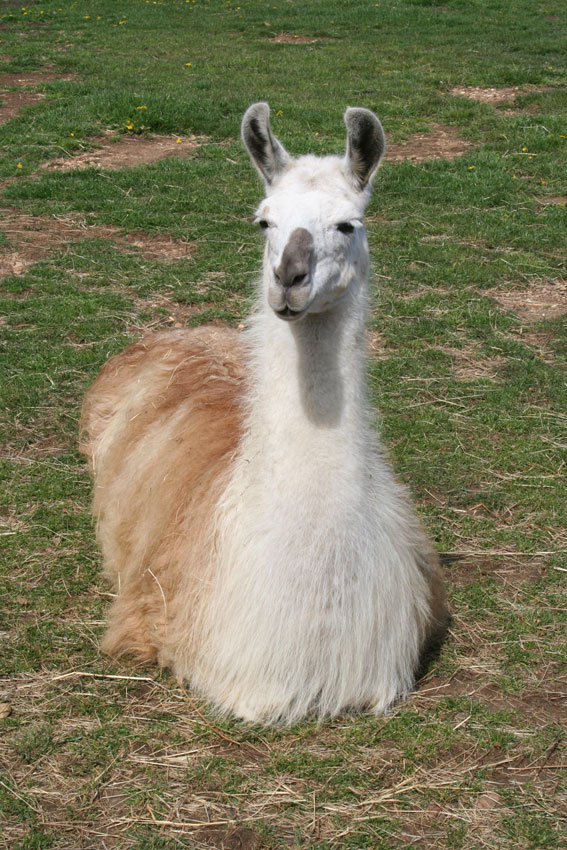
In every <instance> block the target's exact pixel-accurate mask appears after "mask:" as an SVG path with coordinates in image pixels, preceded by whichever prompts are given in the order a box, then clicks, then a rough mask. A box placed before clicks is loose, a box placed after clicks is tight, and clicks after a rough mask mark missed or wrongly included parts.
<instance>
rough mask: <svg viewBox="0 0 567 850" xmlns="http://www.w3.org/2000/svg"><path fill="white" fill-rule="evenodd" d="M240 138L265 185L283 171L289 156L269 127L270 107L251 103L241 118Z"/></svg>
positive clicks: (289, 160)
mask: <svg viewBox="0 0 567 850" xmlns="http://www.w3.org/2000/svg"><path fill="white" fill-rule="evenodd" d="M242 140H243V142H244V144H245V145H246V148H247V150H248V153H249V154H250V158H251V159H252V162H253V163H254V165H255V166H256V168H257V169H258V171H259V172H260V175H261V176H262V177H263V179H264V181H265V183H266V185H267V186H269V185H270V184H271V183H273V181H274V180H275V179H276V177H277V176H278V175H279V174H281V173H282V171H285V169H286V168H287V166H288V165H289V163H290V162H291V158H290V156H289V154H288V152H287V151H286V149H285V148H284V147H283V145H281V144H280V142H278V140H277V139H276V137H275V136H274V135H273V133H272V131H271V128H270V107H269V106H268V104H267V103H253V104H252V106H249V107H248V109H247V110H246V112H245V113H244V118H243V119H242Z"/></svg>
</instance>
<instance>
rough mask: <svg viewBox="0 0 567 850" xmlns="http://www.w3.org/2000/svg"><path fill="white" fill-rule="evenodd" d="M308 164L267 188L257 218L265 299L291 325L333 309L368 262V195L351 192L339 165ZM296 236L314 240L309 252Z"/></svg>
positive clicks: (305, 242)
mask: <svg viewBox="0 0 567 850" xmlns="http://www.w3.org/2000/svg"><path fill="white" fill-rule="evenodd" d="M308 159H309V164H308V166H307V167H306V166H305V165H302V160H301V159H299V160H297V161H296V162H294V163H293V165H292V166H291V167H290V168H289V169H288V170H287V171H286V172H285V173H284V174H283V176H282V177H281V178H280V179H279V180H278V181H277V182H276V184H275V186H273V187H271V188H270V189H269V193H268V195H267V196H266V198H265V199H264V200H263V201H262V203H261V204H260V205H259V207H258V211H257V216H256V221H257V222H258V223H259V225H260V227H261V229H262V231H263V232H264V235H265V238H266V257H265V258H266V260H267V262H266V263H265V267H266V269H267V273H266V277H267V279H266V280H265V285H266V287H267V292H266V296H267V300H268V303H269V305H270V306H271V307H272V309H273V310H274V311H275V312H276V314H277V315H279V316H280V317H281V318H284V319H288V320H290V319H296V318H301V317H302V316H304V315H306V314H307V313H308V312H321V311H323V310H326V309H328V308H329V307H331V306H332V305H333V303H334V302H335V301H336V300H337V299H338V298H340V297H341V296H342V295H343V294H344V292H345V291H346V290H347V289H348V287H349V285H350V283H351V282H352V280H353V279H354V278H355V276H356V275H357V274H358V273H359V271H360V269H361V263H367V262H368V248H367V243H366V235H365V232H364V227H363V225H362V216H363V213H364V207H365V205H366V196H365V195H364V194H362V193H360V192H356V191H355V190H354V189H353V187H352V184H351V183H350V182H349V181H348V179H347V177H346V176H345V174H344V172H343V170H342V167H341V161H340V160H338V159H335V158H326V159H322V160H317V159H316V158H315V157H309V158H308ZM314 163H315V168H314ZM298 231H300V232H304V231H306V232H307V234H309V236H310V237H311V246H312V247H311V249H310V250H308V247H307V246H308V244H309V240H308V237H307V234H305V233H304V236H303V238H300V237H298ZM284 252H285V253H284ZM282 261H283V262H282ZM290 269H291V271H290Z"/></svg>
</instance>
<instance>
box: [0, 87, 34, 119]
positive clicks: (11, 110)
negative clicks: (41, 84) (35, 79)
mask: <svg viewBox="0 0 567 850" xmlns="http://www.w3.org/2000/svg"><path fill="white" fill-rule="evenodd" d="M43 97H44V95H42V94H40V93H39V92H31V91H6V92H0V99H1V101H2V103H1V105H0V124H5V123H6V121H10V120H11V119H12V118H15V117H16V115H17V114H18V113H19V111H20V110H21V109H23V108H24V107H25V106H33V105H34V104H35V103H39V102H40V100H43Z"/></svg>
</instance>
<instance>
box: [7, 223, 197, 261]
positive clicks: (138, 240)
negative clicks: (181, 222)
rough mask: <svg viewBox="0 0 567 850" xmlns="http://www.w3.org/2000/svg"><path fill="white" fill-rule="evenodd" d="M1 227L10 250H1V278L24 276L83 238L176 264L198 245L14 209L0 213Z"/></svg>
mask: <svg viewBox="0 0 567 850" xmlns="http://www.w3.org/2000/svg"><path fill="white" fill-rule="evenodd" d="M0 217H1V218H0V228H1V230H2V231H3V232H4V234H5V235H6V237H7V238H8V241H9V243H10V245H9V248H7V249H5V250H4V251H3V252H2V251H1V250H0V278H1V277H6V276H7V275H22V274H25V273H26V271H27V269H28V268H29V266H30V265H32V264H33V263H36V262H38V261H40V260H44V259H47V258H48V257H50V256H52V255H53V254H55V253H61V252H65V251H67V250H68V249H69V246H70V245H71V244H72V243H74V242H79V241H82V240H84V239H110V240H112V241H113V242H114V243H115V244H116V245H117V247H119V248H120V249H122V250H124V249H126V250H127V249H133V250H137V251H140V252H141V254H142V256H143V257H144V258H146V259H149V260H154V259H159V260H165V261H175V260H180V259H184V258H186V257H189V256H190V255H191V254H192V253H193V251H194V250H195V245H194V243H192V242H188V241H186V240H183V239H173V237H171V236H169V235H167V234H150V233H143V232H141V231H136V232H133V233H124V232H123V231H121V230H119V229H118V228H116V227H111V226H109V225H98V224H96V225H95V224H89V223H88V222H87V221H85V220H84V219H80V218H78V217H72V216H30V215H24V214H22V213H19V212H17V211H16V210H13V209H4V210H0Z"/></svg>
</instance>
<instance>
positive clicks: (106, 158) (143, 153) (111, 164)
mask: <svg viewBox="0 0 567 850" xmlns="http://www.w3.org/2000/svg"><path fill="white" fill-rule="evenodd" d="M110 134H112V135H110ZM203 141H204V139H203V138H202V137H197V136H150V137H145V136H135V135H133V136H127V137H122V136H120V137H116V136H115V135H114V134H113V133H112V131H109V135H108V136H107V137H106V138H101V139H98V140H96V144H98V145H100V147H98V148H97V149H96V150H91V151H85V152H84V153H80V154H72V155H71V156H65V157H59V158H58V159H50V160H48V162H44V163H43V165H42V166H41V167H42V168H44V169H45V170H47V171H76V170H78V169H82V168H103V169H107V170H116V169H119V168H133V167H134V166H137V165H148V164H149V163H151V162H157V161H158V160H160V159H165V158H166V157H169V156H175V157H187V156H190V155H191V154H192V153H193V151H194V150H195V149H196V148H198V147H199V145H201V144H203Z"/></svg>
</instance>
